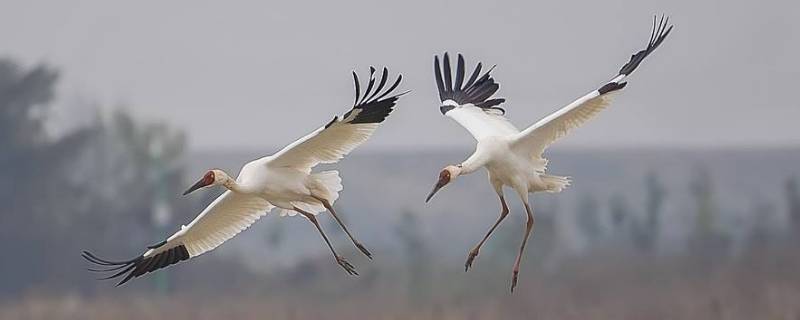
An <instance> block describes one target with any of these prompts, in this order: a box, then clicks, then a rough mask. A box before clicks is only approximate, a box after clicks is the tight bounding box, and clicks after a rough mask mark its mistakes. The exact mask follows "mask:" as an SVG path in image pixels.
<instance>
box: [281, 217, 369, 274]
mask: <svg viewBox="0 0 800 320" xmlns="http://www.w3.org/2000/svg"><path fill="white" fill-rule="evenodd" d="M294 211H297V212H299V213H300V214H302V215H303V216H305V217H306V218H308V221H311V223H313V224H314V226H315V227H317V230H319V234H321V235H322V239H324V240H325V243H327V244H328V248H330V249H331V253H333V257H334V258H336V263H338V264H339V265H340V266H342V268H344V271H347V273H348V274H350V275H356V276H357V275H358V272H356V269H355V268H353V265H352V264H350V262H347V260H345V259H344V258H342V257H340V256H339V255H338V254H336V250H334V249H333V246H332V245H331V242H330V241H329V240H328V236H326V235H325V232H323V231H322V227H320V226H319V222H317V217H316V216H314V214H312V213H308V212H305V211H303V210H302V209H299V208H297V207H295V208H294Z"/></svg>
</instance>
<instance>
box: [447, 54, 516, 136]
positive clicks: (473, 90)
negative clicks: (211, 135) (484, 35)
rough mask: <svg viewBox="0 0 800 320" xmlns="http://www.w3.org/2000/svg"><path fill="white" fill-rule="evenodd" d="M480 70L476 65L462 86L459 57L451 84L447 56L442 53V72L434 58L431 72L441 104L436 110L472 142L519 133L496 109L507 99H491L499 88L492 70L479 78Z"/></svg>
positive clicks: (459, 56)
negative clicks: (471, 138)
mask: <svg viewBox="0 0 800 320" xmlns="http://www.w3.org/2000/svg"><path fill="white" fill-rule="evenodd" d="M482 67H483V64H482V63H480V62H479V63H478V65H477V66H476V67H475V70H474V71H473V72H472V75H471V76H470V77H469V79H468V80H467V82H466V83H464V79H465V74H466V67H465V63H464V57H463V56H462V55H461V54H458V64H457V65H456V78H455V82H453V79H452V77H453V76H452V73H451V70H450V56H449V54H448V53H447V52H445V53H444V72H442V68H441V67H440V66H439V57H438V56H436V57H434V60H433V69H434V70H433V72H434V76H435V77H436V86H437V87H438V89H439V100H441V102H442V106H441V107H439V110H440V111H441V112H442V114H444V115H446V116H448V117H450V118H452V119H453V120H455V121H456V122H458V124H460V125H461V126H462V127H464V128H466V129H467V131H469V133H470V134H472V136H473V137H475V140H481V139H483V138H485V137H489V136H503V135H510V134H515V133H518V132H519V130H517V128H516V127H514V125H513V124H511V122H509V121H508V119H506V117H505V116H504V115H505V112H506V111H505V110H504V109H503V108H500V107H498V106H499V105H500V104H501V103H503V102H505V101H506V99H503V98H493V99H492V95H494V93H495V92H497V90H498V89H500V85H499V84H498V83H497V82H495V81H494V78H492V77H491V75H490V72H492V70H493V69H494V67H492V68H490V69H489V70H488V71H486V73H484V74H483V75H482V76H480V73H481V68H482Z"/></svg>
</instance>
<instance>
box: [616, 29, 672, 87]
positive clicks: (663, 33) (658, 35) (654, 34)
mask: <svg viewBox="0 0 800 320" xmlns="http://www.w3.org/2000/svg"><path fill="white" fill-rule="evenodd" d="M673 27H674V26H672V25H670V24H669V17H667V16H664V15H661V19H660V20H659V19H658V18H657V17H656V16H653V29H652V30H651V32H650V41H649V42H648V43H647V47H646V48H645V49H643V50H641V51H639V52H637V53H635V54H633V55H632V56H631V60H630V61H628V63H626V64H625V65H624V66H622V68H620V69H619V74H621V75H626V76H627V75H630V74H631V73H632V72H633V71H634V70H636V67H638V66H639V64H640V63H642V61H644V58H646V57H647V56H648V55H650V53H652V52H653V51H655V49H656V48H658V46H660V45H661V42H663V41H664V39H666V38H667V36H668V35H669V33H670V32H672V28H673Z"/></svg>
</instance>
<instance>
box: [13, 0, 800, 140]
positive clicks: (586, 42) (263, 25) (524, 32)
mask: <svg viewBox="0 0 800 320" xmlns="http://www.w3.org/2000/svg"><path fill="white" fill-rule="evenodd" d="M798 8H799V7H798V5H797V4H793V3H792V2H791V1H780V2H778V1H671V2H667V1H621V0H607V1H586V2H575V1H387V2H383V1H319V2H303V1H251V2H234V1H206V2H202V1H184V2H180V1H149V2H148V1H136V2H134V1H101V0H94V1H30V0H23V1H8V0H6V1H3V2H2V4H0V39H2V42H1V43H2V46H0V55H6V56H11V57H14V58H18V59H21V60H22V61H24V62H25V63H35V62H47V63H50V64H52V65H54V66H57V67H59V68H61V69H62V70H63V77H62V80H63V81H62V87H61V88H60V97H61V99H62V101H70V99H73V100H74V99H75V98H74V97H89V98H90V99H93V100H95V101H96V102H97V103H98V104H99V105H101V106H103V107H104V108H112V107H114V106H118V105H120V104H124V105H126V106H129V107H130V108H131V109H132V110H133V111H134V113H135V114H137V115H139V116H141V117H144V118H145V119H149V120H156V119H158V120H166V121H168V122H170V123H172V124H174V125H176V126H177V127H179V128H182V129H184V130H186V131H187V132H188V133H189V134H190V136H191V143H192V146H193V147H195V148H200V149H208V148H216V147H225V148H241V147H247V148H258V147H264V148H269V149H268V150H272V149H273V148H274V147H275V146H279V145H283V144H286V143H289V142H291V141H293V140H294V139H296V138H298V137H299V136H301V135H304V134H305V133H307V132H309V131H311V130H312V129H314V128H316V127H317V126H319V125H322V124H324V123H325V122H326V121H328V120H330V118H331V117H332V115H333V114H334V113H339V114H341V113H343V112H345V111H346V110H347V109H348V108H349V106H350V104H351V101H352V96H353V88H352V81H351V76H350V71H351V70H352V69H354V68H357V69H358V70H359V71H360V72H361V73H362V74H364V73H365V72H366V71H367V67H368V66H369V65H376V66H380V65H386V66H388V67H389V68H390V71H393V72H402V73H403V75H404V77H405V79H406V80H405V81H404V83H403V84H402V86H401V88H403V89H412V90H414V91H413V92H412V94H410V95H408V96H406V97H404V98H403V99H401V100H400V104H399V108H398V110H397V111H396V112H395V113H394V114H393V115H392V116H391V117H390V118H389V120H388V121H387V122H386V123H385V125H384V126H383V127H382V128H381V129H380V130H378V132H377V134H376V135H375V137H374V139H373V140H371V141H370V142H369V143H368V144H367V146H366V147H367V148H371V149H395V148H410V147H412V148H413V147H425V148H433V147H443V146H447V147H451V146H452V147H464V146H468V145H470V144H472V143H473V142H472V138H471V137H470V136H469V135H468V134H467V133H466V131H464V130H463V129H462V128H460V127H459V126H458V125H457V124H456V123H455V122H452V121H449V119H447V118H444V117H442V116H441V115H440V114H439V111H438V108H437V107H438V105H439V103H438V100H437V93H436V89H435V84H434V81H433V73H432V57H433V55H434V54H437V53H441V52H443V51H445V50H449V51H451V52H462V53H464V54H465V55H466V58H467V61H468V63H469V64H474V63H476V62H477V61H478V60H479V59H480V60H481V61H483V62H484V63H485V64H497V65H498V67H497V69H496V70H495V72H494V75H495V77H496V79H497V80H498V81H499V82H500V84H501V88H500V91H499V96H502V97H506V98H508V99H509V100H508V102H507V103H506V104H504V106H503V107H505V108H506V109H507V110H508V116H509V117H510V118H511V120H512V122H514V123H515V124H516V125H517V126H520V127H524V126H527V125H529V124H531V123H533V122H535V121H536V120H538V119H539V118H540V117H542V116H544V115H546V114H547V113H549V112H551V111H554V110H556V109H557V108H559V107H561V106H563V105H565V104H566V103H568V102H570V101H572V100H573V99H575V98H577V97H578V96H580V95H582V94H584V93H585V92H588V91H589V90H591V89H594V88H596V87H597V85H599V84H602V82H603V81H605V80H607V79H608V78H610V77H611V76H612V75H614V73H615V72H616V71H617V70H618V69H619V67H620V66H621V65H622V64H624V63H625V62H626V61H627V59H628V57H629V56H630V54H632V53H634V52H635V51H637V50H639V49H641V48H642V47H643V46H644V45H645V44H646V42H647V40H648V38H649V35H650V33H649V32H650V24H651V20H650V19H651V17H652V15H653V14H655V13H662V12H663V13H667V14H669V15H671V16H672V20H671V21H672V22H673V23H674V24H675V30H674V31H673V33H672V34H671V35H670V38H668V39H667V40H666V42H665V43H664V45H663V46H662V47H660V48H659V50H658V51H656V52H655V54H653V55H652V56H651V57H649V58H648V60H646V61H645V62H644V63H643V65H642V66H641V67H640V68H639V69H638V70H637V72H636V73H635V74H634V75H633V77H632V78H631V79H630V83H629V85H628V87H627V88H626V89H625V90H624V91H623V93H622V94H620V95H619V96H618V98H617V100H616V103H615V104H614V105H613V106H612V108H610V109H609V110H607V111H605V112H604V113H602V114H601V115H600V116H599V117H598V118H597V119H595V120H594V121H592V122H590V123H589V124H588V125H586V126H585V127H583V128H581V129H579V130H577V131H575V132H573V134H572V135H571V136H569V137H567V138H566V139H564V141H563V142H562V143H561V144H559V146H566V147H586V146H590V147H597V146H615V147H618V146H702V147H705V146H719V145H721V146H731V145H735V146H764V145H769V146H773V145H787V144H788V145H794V146H796V145H798V144H800V126H798V125H797V119H798V118H800V106H798V102H797V99H795V98H794V97H793V96H792V94H793V93H795V92H797V90H799V89H800V88H798V86H800V81H798V77H799V76H800V62H798V58H800V27H798V24H797V22H796V20H797V17H798V14H797V10H798ZM70 105H74V104H70V103H63V102H62V103H61V104H60V105H59V109H58V114H59V115H60V117H61V118H63V119H66V120H65V121H75V119H70V114H71V110H70V109H69V106H70ZM73 117H74V116H73ZM268 150H265V151H268Z"/></svg>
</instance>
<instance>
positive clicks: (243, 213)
mask: <svg viewBox="0 0 800 320" xmlns="http://www.w3.org/2000/svg"><path fill="white" fill-rule="evenodd" d="M388 78H389V71H388V70H387V69H386V68H383V74H382V75H381V78H380V81H379V82H378V84H377V88H375V84H376V77H375V68H373V67H370V78H369V82H368V84H367V88H366V91H365V92H364V95H363V96H361V95H360V85H359V80H358V76H357V75H356V73H355V71H354V72H353V80H354V82H355V91H356V98H355V102H354V103H353V109H352V110H350V111H348V112H347V113H345V114H344V116H342V117H341V118H339V117H338V116H335V117H334V118H333V120H331V121H330V122H328V124H326V125H324V126H322V127H320V128H319V129H317V130H314V132H312V133H310V134H308V135H307V136H305V137H302V138H300V139H299V140H297V141H295V142H293V143H292V144H290V145H288V146H286V147H284V148H283V149H282V150H280V151H278V152H277V153H275V154H273V155H271V156H267V157H263V158H260V159H257V160H254V161H251V162H249V163H247V164H245V165H244V166H243V167H242V169H241V170H240V172H239V176H238V178H236V180H234V179H233V178H231V177H230V176H229V175H228V174H226V173H225V172H224V171H222V170H219V169H212V170H209V171H208V172H206V174H205V175H204V176H203V178H201V179H200V181H197V183H195V184H194V185H193V186H191V187H190V188H189V189H188V190H186V192H184V195H186V194H189V193H190V192H192V191H195V190H197V189H200V188H203V187H213V186H223V187H225V188H226V189H228V190H227V191H225V192H224V193H223V194H222V195H220V196H219V197H217V199H216V200H214V201H213V202H212V203H211V204H210V205H209V206H208V207H206V208H205V210H203V211H202V212H201V213H200V214H199V215H198V216H197V217H196V218H195V219H194V220H193V221H192V222H191V223H189V225H186V226H182V227H181V228H180V230H179V231H178V232H176V233H175V234H173V235H172V236H170V237H169V238H167V239H166V240H164V241H162V242H161V243H158V244H156V245H153V246H149V247H148V250H146V251H145V252H144V254H142V255H141V256H138V257H136V258H133V259H131V260H127V261H109V260H104V259H100V258H98V257H97V256H95V255H93V254H92V253H90V252H88V251H84V252H83V257H84V258H85V259H86V260H88V261H90V262H92V263H94V264H97V265H100V266H103V267H107V268H105V269H90V270H91V271H97V272H109V273H111V272H116V273H114V274H112V275H110V276H108V277H106V278H103V279H111V278H117V277H123V276H124V277H123V278H122V280H121V281H120V282H119V283H118V284H117V285H121V284H124V283H125V282H127V281H128V280H130V279H132V278H135V277H139V276H141V275H144V274H146V273H149V272H152V271H155V270H158V269H161V268H164V267H167V266H170V265H172V264H175V263H178V262H180V261H183V260H187V259H190V258H193V257H196V256H199V255H201V254H203V253H205V252H208V251H211V250H213V249H214V248H216V247H217V246H219V245H220V244H222V243H223V242H225V241H226V240H228V239H230V238H233V237H234V236H235V235H236V234H238V233H239V232H241V231H243V230H245V229H247V228H248V227H249V226H250V225H252V224H253V223H254V222H256V220H258V219H259V218H261V217H262V216H264V215H266V214H267V213H268V212H269V211H270V210H272V209H273V208H275V207H278V208H280V209H282V213H281V215H282V216H283V215H289V216H293V215H295V214H297V213H299V214H301V215H303V216H304V217H305V218H307V219H308V220H309V221H311V222H312V223H313V224H314V226H315V227H316V228H317V230H318V231H319V233H320V234H321V235H322V238H323V239H324V240H325V243H326V244H327V245H328V247H329V248H330V250H331V252H332V253H333V256H334V258H335V259H336V262H337V263H338V264H339V265H340V266H342V268H344V269H345V271H347V273H348V274H350V275H358V273H357V272H356V270H355V268H353V266H352V265H351V264H350V263H349V262H348V261H347V260H345V259H344V258H342V257H341V256H339V255H338V254H337V253H336V251H335V250H334V249H333V246H332V245H331V243H330V241H329V240H328V237H327V236H326V235H325V233H324V232H323V231H322V228H321V227H320V225H319V223H318V222H317V218H316V215H317V214H318V213H320V212H322V211H325V210H327V211H328V212H330V213H331V215H332V216H333V218H334V219H335V220H336V222H338V223H339V225H340V226H341V227H342V229H343V230H344V232H345V233H346V234H347V236H348V237H349V238H350V240H351V241H352V242H353V244H354V245H355V246H356V247H357V248H358V249H359V250H360V251H361V252H362V253H363V254H364V255H366V256H367V257H369V258H370V259H372V254H371V253H370V252H369V251H368V250H367V249H366V248H365V247H364V246H363V245H362V244H361V243H359V242H358V241H356V239H355V238H354V237H353V235H352V234H351V233H350V232H349V231H348V230H347V227H345V225H344V223H342V220H341V219H340V218H339V217H338V216H337V215H336V211H334V209H333V203H334V201H336V199H337V198H338V197H339V191H341V190H342V184H341V181H342V180H341V178H339V172H338V171H324V172H315V173H312V172H311V169H312V168H314V166H316V165H317V164H320V163H335V162H338V161H339V160H340V159H342V158H343V157H344V156H345V155H347V154H348V153H349V152H350V151H352V150H353V149H355V148H356V147H357V146H358V145H360V144H361V143H363V142H364V141H366V140H367V139H368V138H369V137H370V136H371V135H372V133H373V132H374V131H375V129H377V128H378V125H379V124H380V123H381V122H383V120H384V119H386V117H387V116H388V115H389V113H390V112H392V109H393V107H394V105H395V103H397V100H398V99H399V97H400V96H402V95H403V94H406V93H408V91H405V92H402V93H399V94H395V95H391V93H392V92H393V91H394V90H395V89H396V88H397V86H398V85H399V84H400V81H401V80H402V75H399V76H398V77H397V80H395V81H394V83H393V84H392V85H391V86H389V88H388V89H386V90H385V91H383V89H384V87H385V85H386V82H387V80H388ZM372 89H375V90H374V91H372Z"/></svg>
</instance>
